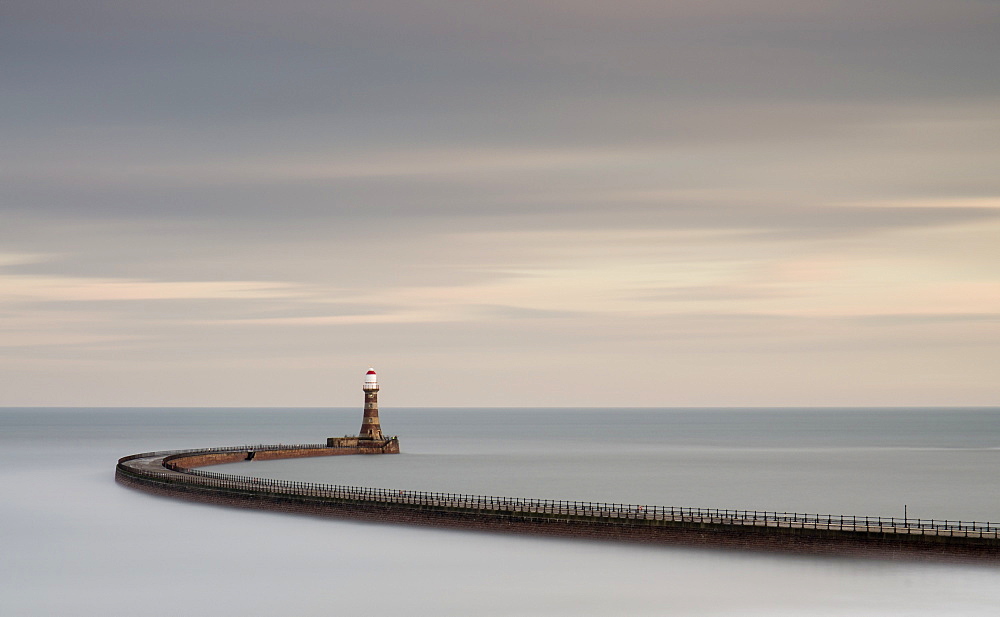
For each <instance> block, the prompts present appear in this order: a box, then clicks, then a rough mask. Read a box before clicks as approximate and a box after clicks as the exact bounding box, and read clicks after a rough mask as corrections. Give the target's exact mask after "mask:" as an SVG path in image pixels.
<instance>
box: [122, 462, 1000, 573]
mask: <svg viewBox="0 0 1000 617" xmlns="http://www.w3.org/2000/svg"><path fill="white" fill-rule="evenodd" d="M329 450H336V451H329ZM358 453H360V452H359V451H357V448H353V447H343V448H329V449H327V448H312V449H305V448H299V449H295V450H270V451H267V452H266V454H267V458H268V459H276V458H289V457H292V456H294V457H302V456H335V455H346V454H358ZM248 454H249V451H246V450H244V451H234V452H225V453H219V452H214V453H184V454H180V455H167V456H159V457H153V458H146V459H132V460H126V459H129V457H126V458H125V459H122V462H119V465H118V468H117V472H116V480H117V481H118V482H119V483H121V484H123V485H125V486H129V487H131V488H135V489H138V490H142V491H145V492H147V493H151V494H155V495H162V496H166V497H172V498H180V499H185V500H189V501H195V502H200V503H207V504H214V505H222V506H229V507H239V508H250V509H258V510H267V511H274V512H287V513H294V514H307V515H314V516H326V517H333V518H339V519H347V520H358V521H364V522H369V523H390V524H407V525H422V526H429V527H437V528H447V529H464V530H470V531H484V532H505V533H520V534H530V535H539V536H549V537H561V538H581V539H589V540H602V541H623V542H634V543H641V544H663V545H673V546H682V547H711V548H716V549H734V550H735V549H738V550H753V551H768V552H784V553H799V554H810V555H838V556H844V557H864V558H872V557H874V558H880V559H907V560H933V561H952V562H975V563H984V562H985V563H992V564H997V565H1000V538H997V537H996V534H995V533H994V535H993V537H981V536H982V534H980V537H975V536H968V535H966V536H954V535H933V534H924V533H900V532H898V531H886V530H869V531H857V530H845V529H842V528H826V529H823V528H808V527H788V526H770V525H766V524H765V525H755V524H733V523H724V522H711V521H705V520H694V519H692V520H683V518H681V519H680V520H677V519H674V520H659V519H649V518H639V517H636V518H629V517H628V515H627V514H626V515H624V516H623V517H615V518H610V517H608V516H596V515H595V516H587V515H580V514H569V513H567V512H542V511H539V512H525V511H513V510H512V509H509V508H497V509H495V510H484V509H483V508H482V507H468V506H463V505H461V504H462V502H461V501H442V500H439V499H422V498H421V499H413V500H410V501H408V500H407V499H408V498H407V497H406V495H407V493H403V492H400V493H399V494H400V495H401V496H402V497H400V499H399V500H398V501H397V500H387V497H386V495H387V494H388V493H390V492H389V491H385V490H382V489H352V492H348V493H344V494H342V495H339V496H337V495H335V494H334V493H331V492H330V491H328V490H326V488H324V485H306V484H303V483H284V482H281V481H267V482H269V483H270V484H269V485H261V484H260V482H261V481H259V480H257V481H253V480H252V479H250V478H243V477H241V476H231V477H229V478H227V479H224V480H222V479H217V478H208V477H199V476H197V475H190V473H189V472H186V471H185V470H186V469H188V468H189V467H200V466H204V465H211V464H216V463H224V462H235V461H237V460H247V456H248ZM264 454H265V452H263V451H261V452H256V453H255V454H254V458H255V459H259V460H264ZM285 455H287V456H285ZM241 457H242V458H241ZM167 459H170V460H167ZM135 460H139V461H140V464H138V465H136V464H135V463H134V461H135ZM156 460H159V461H160V462H159V463H157V462H156ZM157 464H159V465H160V468H159V469H160V470H162V471H160V470H158V469H157V467H156V465H157ZM164 465H165V466H164ZM171 468H174V469H171ZM175 469H179V470H180V471H176V470H175ZM241 478H243V479H241ZM293 485H294V486H295V487H296V489H295V490H294V491H291V490H288V488H287V487H290V486H293ZM313 486H314V487H315V490H312V489H311V488H310V487H313ZM302 487H305V488H302ZM327 488H332V487H327ZM429 495H436V494H429ZM452 497H461V496H452Z"/></svg>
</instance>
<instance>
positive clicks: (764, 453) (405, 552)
mask: <svg viewBox="0 0 1000 617" xmlns="http://www.w3.org/2000/svg"><path fill="white" fill-rule="evenodd" d="M360 415H361V414H360V410H357V409H333V410H316V409H111V410H101V409H0V445H2V447H0V487H2V490H3V495H4V498H3V501H2V502H0V503H2V507H0V548H2V551H0V615H52V614H73V615H125V614H128V613H136V614H143V615H150V616H158V615H164V616H166V615H171V616H174V615H178V614H183V613H185V612H195V611H197V612H199V613H205V612H209V611H211V612H213V613H215V614H218V615H248V614H251V615H259V614H266V613H267V612H276V611H282V612H285V613H290V614H295V615H324V616H325V615H329V614H331V612H333V613H337V614H340V613H345V612H352V611H359V612H360V611H366V612H367V611H368V610H369V609H370V608H371V606H372V602H375V606H377V607H379V610H380V611H382V610H385V611H393V612H395V613H397V614H400V615H463V616H465V615H470V614H477V615H511V616H522V615H582V616H588V615H698V616H702V615H741V616H742V615H884V616H889V615H892V616H896V615H936V616H937V615H995V614H997V608H996V607H997V606H1000V568H986V567H966V566H962V567H957V566H942V565H917V564H892V563H879V562H868V561H855V560H845V559H813V558H801V557H776V556H762V555H753V554H745V553H729V552H722V551H692V550H681V549H670V548H663V547H653V548H646V547H639V546H629V545H616V544H600V543H586V542H578V541H566V540H544V539H534V538H524V537H517V536H501V535H486V534H474V533H463V532H454V531H439V530H430V529H420V528H407V527H395V526H380V525H368V524H362V523H349V522H338V521H333V520H324V519H313V518H308V517H296V516H284V515H278V514H271V513H260V512H249V511H240V510H234V509H225V508H218V507H211V506H202V505H194V504H187V503H183V502H178V501H172V500H167V499H160V498H155V497H150V496H147V495H143V494H141V493H138V492H135V491H130V490H127V489H124V488H121V487H119V486H117V485H116V484H114V480H113V475H114V461H115V459H116V458H118V457H119V456H123V455H125V454H130V453H134V452H140V451H146V450H156V449H173V448H184V447H199V446H213V445H237V444H242V443H262V442H263V443H276V442H283V443H301V442H318V441H322V440H323V438H325V437H326V436H330V435H342V434H344V433H348V432H354V431H356V430H357V428H358V425H359V423H360ZM382 421H383V426H384V427H385V428H386V430H387V431H389V432H391V433H397V434H399V435H400V438H401V440H402V441H401V444H402V448H403V450H404V453H403V454H401V455H399V456H385V457H343V458H340V457H338V458H333V459H302V460H290V461H272V462H259V461H258V462H252V463H247V464H241V465H239V466H238V467H237V466H228V469H226V468H223V467H219V468H216V469H219V470H220V471H222V470H226V471H235V469H237V468H238V469H239V470H240V473H252V474H254V475H260V476H266V477H280V478H288V479H301V480H309V481H320V482H331V483H340V484H360V485H369V486H381V487H386V488H402V489H413V490H418V489H422V490H438V491H453V492H466V493H480V494H484V493H485V494H495V495H508V496H522V497H551V498H567V499H584V500H606V501H619V502H633V503H646V504H660V505H675V506H678V505H684V506H702V507H738V508H751V509H755V508H756V509H768V510H770V509H777V510H782V511H786V510H787V511H799V512H803V511H808V512H822V513H845V514H869V515H885V516H889V515H895V516H900V515H902V511H903V505H904V504H906V505H908V508H909V513H910V515H911V516H914V517H916V516H921V517H932V516H933V517H936V518H944V517H948V518H962V519H967V520H969V519H976V520H1000V497H998V495H1000V490H998V489H1000V474H998V473H997V471H998V469H1000V409H979V410H864V409H846V410H844V409H798V410H766V409H747V410H739V409H723V410H681V409H672V410H634V409H590V410H569V409H560V410H553V409H546V410H532V409H509V410H500V409H493V410H460V409H455V410H425V409H386V410H383V411H382Z"/></svg>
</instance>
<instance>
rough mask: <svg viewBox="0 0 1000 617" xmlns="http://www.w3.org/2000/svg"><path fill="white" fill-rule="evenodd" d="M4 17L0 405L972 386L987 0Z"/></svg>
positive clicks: (982, 389)
mask: <svg viewBox="0 0 1000 617" xmlns="http://www.w3.org/2000/svg"><path fill="white" fill-rule="evenodd" d="M4 15H5V19H4V20H2V23H0V68H2V69H3V71H4V75H5V89H4V102H5V105H4V109H3V111H2V112H0V129H2V130H3V132H4V143H5V145H6V146H7V148H5V149H4V151H3V152H2V153H0V180H2V182H0V369H2V370H3V371H4V374H5V375H7V376H8V381H9V383H5V387H4V389H3V391H4V393H5V396H6V397H7V399H8V400H6V401H4V400H0V404H22V403H26V404H33V403H38V404H102V403H104V402H115V403H119V404H133V403H140V404H200V403H202V402H208V401H204V400H201V399H199V398H198V397H203V396H208V397H209V399H210V401H211V402H215V403H219V402H222V403H225V404H249V405H253V404H279V403H284V404H327V403H336V404H351V402H352V401H353V400H354V398H352V397H353V396H354V394H356V393H354V392H353V391H346V390H345V391H343V392H341V391H339V390H334V391H332V392H330V391H327V389H328V388H329V387H331V386H330V385H329V381H328V379H329V375H330V374H331V373H334V372H342V371H343V372H350V371H353V370H355V368H356V366H357V365H358V364H359V363H360V364H361V365H367V364H368V363H373V362H374V363H377V364H378V365H379V366H380V369H382V370H384V371H387V374H392V375H394V376H395V378H396V379H397V380H398V381H397V384H398V387H399V390H398V392H397V396H398V398H396V399H395V400H396V402H397V403H399V404H413V405H421V404H427V405H436V404H462V405H465V404H469V405H475V404H485V403H487V402H488V403H489V404H567V405H608V404H613V405H627V404H636V405H643V404H649V405H672V404H683V405H689V404H708V405H712V404H799V403H803V404H864V403H877V404H951V403H956V404H957V403H967V404H972V403H979V404H985V403H995V401H996V397H997V396H998V395H1000V390H998V389H997V388H998V385H997V380H996V379H995V375H992V374H991V373H990V370H989V367H995V366H996V365H997V363H998V362H1000V357H998V356H997V353H998V352H997V350H998V349H1000V345H998V343H1000V331H998V329H997V321H996V316H997V315H1000V298H998V285H1000V249H998V248H997V247H998V245H1000V243H998V242H997V238H998V237H1000V210H998V207H997V206H998V204H1000V176H998V174H997V173H996V167H997V165H996V161H998V160H1000V146H998V144H1000V115H998V113H997V109H998V108H1000V64H998V63H997V62H996V58H997V57H1000V38H998V37H997V36H996V32H997V29H998V26H1000V5H998V4H997V3H995V2H986V1H978V0H972V1H969V2H960V3H957V4H955V3H950V4H942V3H940V2H931V1H930V0H878V1H876V2H870V1H869V2H862V1H861V0H847V1H845V2H840V3H829V2H818V1H813V0H805V1H801V2H791V1H790V0H757V1H754V2H737V1H736V0H699V1H694V0H691V1H687V0H685V1H682V2H671V3H657V2H648V1H646V0H626V1H624V2H618V3H613V4H612V3H589V4H587V3H579V2H567V1H563V0H547V1H543V2H537V1H533V2H527V1H523V0H513V1H511V2H506V3H489V4H481V3H480V4H470V3H467V2H457V1H454V0H414V1H411V2H400V1H398V0H365V1H363V2H362V1H360V0H357V1H355V0H348V1H345V2H337V3H323V2H314V1H313V0H289V1H288V2H283V3H281V4H273V3H261V2H256V3H253V2H251V3H246V2H242V1H240V2H237V1H235V0H219V1H218V2H213V3H211V4H210V5H208V4H205V3H198V2H193V1H192V0H177V1H176V2H171V3H148V2H138V3H137V2H127V3H126V2H121V1H120V0H95V1H93V2H87V3H79V2H69V1H66V0H52V1H49V2H43V3H38V2H26V1H22V0H13V1H12V2H8V3H6V5H5V7H4ZM449 366H450V367H459V368H456V369H454V370H456V371H459V372H460V373H461V375H462V377H463V378H462V380H461V382H460V385H459V386H458V387H456V385H455V383H453V381H454V380H451V381H449V382H448V383H445V379H444V378H442V377H441V375H442V374H450V373H447V371H443V367H449ZM622 366H628V367H629V372H630V374H631V375H634V376H635V377H636V378H637V379H641V380H642V381H643V383H645V384H648V390H644V391H642V392H635V391H634V390H630V391H629V392H627V393H623V389H622V388H623V387H622V383H621V378H620V376H619V373H620V367H622ZM49 383H53V384H65V386H66V387H64V388H54V387H45V388H43V387H39V384H49ZM351 383H353V382H351ZM625 394H627V395H628V396H630V397H637V398H635V399H634V400H633V399H626V398H623V397H624V396H625Z"/></svg>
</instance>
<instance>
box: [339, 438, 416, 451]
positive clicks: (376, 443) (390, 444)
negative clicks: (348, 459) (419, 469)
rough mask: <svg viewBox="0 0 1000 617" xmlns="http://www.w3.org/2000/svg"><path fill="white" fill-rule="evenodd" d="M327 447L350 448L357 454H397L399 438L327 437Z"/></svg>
mask: <svg viewBox="0 0 1000 617" xmlns="http://www.w3.org/2000/svg"><path fill="white" fill-rule="evenodd" d="M326 447H328V448H352V449H356V450H357V451H358V453H359V454H399V438H398V437H389V438H385V439H364V438H361V437H329V438H327V440H326Z"/></svg>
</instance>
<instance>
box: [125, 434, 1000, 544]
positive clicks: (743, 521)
mask: <svg viewBox="0 0 1000 617" xmlns="http://www.w3.org/2000/svg"><path fill="white" fill-rule="evenodd" d="M314 448H324V449H325V448H327V446H326V445H317V444H296V445H273V444H272V445H266V446H236V447H226V448H211V449H202V450H171V451H168V452H152V453H146V454H136V455H132V456H127V457H124V458H122V459H120V460H119V468H122V467H125V468H126V471H127V473H131V474H133V475H141V476H146V477H155V478H157V479H161V480H165V481H168V482H169V481H174V482H176V481H177V480H178V476H177V474H183V475H184V476H188V477H189V479H191V480H194V479H195V478H197V480H195V481H194V482H192V483H195V484H201V485H205V486H214V487H219V488H225V489H237V490H249V491H266V492H270V493H279V494H283V495H297V496H302V497H315V498H323V499H336V500H348V501H357V502H377V503H392V504H401V505H407V506H419V507H432V508H441V509H453V510H472V511H476V512H486V513H489V512H492V513H497V514H499V513H516V514H523V515H532V514H534V515H542V516H546V517H552V516H563V517H572V518H573V519H578V520H600V521H625V520H633V521H671V522H680V523H700V524H719V525H747V526H766V527H799V528H806V529H828V530H845V531H868V532H884V533H901V534H932V535H954V536H968V537H979V538H998V537H1000V526H998V525H997V524H995V523H991V522H981V521H957V520H946V519H925V518H898V517H884V516H854V515H845V514H803V513H798V512H777V511H761V510H730V509H719V508H694V507H676V506H657V505H645V504H626V503H610V502H595V501H571V500H558V499H530V498H521V497H496V496H491V495H471V494H462V493H440V492H429V491H409V490H398V489H384V488H371V487H363V486H345V485H339V484H321V483H314V482H300V481H295V480H276V479H270V478H260V477H255V476H243V475H235V474H225V473H219V472H214V471H205V470H203V469H188V468H184V467H181V466H178V465H177V464H176V463H174V462H171V461H169V460H165V461H164V462H163V465H164V467H165V468H166V469H169V470H170V471H172V472H174V473H170V471H164V472H159V471H156V472H153V471H149V470H141V469H137V468H134V467H127V466H124V465H123V464H124V463H126V462H128V461H131V460H135V459H137V458H152V457H163V458H165V459H166V458H167V457H170V458H174V456H173V455H182V454H191V453H212V452H233V451H237V452H238V451H244V452H249V451H260V450H281V449H287V450H292V449H314Z"/></svg>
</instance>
